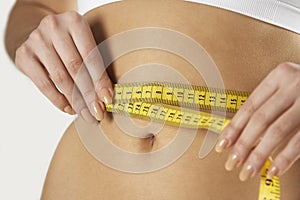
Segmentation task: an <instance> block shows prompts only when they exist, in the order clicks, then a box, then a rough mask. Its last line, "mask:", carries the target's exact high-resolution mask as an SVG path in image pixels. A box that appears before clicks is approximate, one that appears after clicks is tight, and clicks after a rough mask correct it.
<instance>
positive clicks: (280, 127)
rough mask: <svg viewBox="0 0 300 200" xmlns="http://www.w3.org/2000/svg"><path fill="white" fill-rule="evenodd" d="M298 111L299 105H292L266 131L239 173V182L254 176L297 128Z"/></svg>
mask: <svg viewBox="0 0 300 200" xmlns="http://www.w3.org/2000/svg"><path fill="white" fill-rule="evenodd" d="M299 110H300V106H299V104H294V105H293V106H292V107H290V108H289V109H288V110H287V111H286V112H285V113H284V114H283V115H282V116H281V117H279V118H278V119H277V120H276V121H275V122H274V123H273V124H272V125H271V126H270V127H269V128H268V129H267V131H266V133H265V135H264V137H263V139H262V140H261V142H260V143H259V144H258V146H257V147H256V148H255V149H254V150H253V151H252V152H251V154H250V155H249V157H248V159H247V161H246V162H245V164H244V167H243V169H242V171H241V173H240V179H241V180H246V179H248V178H249V177H252V176H254V175H255V174H256V173H257V172H258V171H259V170H260V169H261V168H262V166H263V165H264V163H265V162H266V160H267V159H268V157H269V156H270V155H271V154H272V152H273V151H275V149H276V148H277V147H278V146H279V145H280V143H281V142H282V141H283V140H284V139H285V138H286V137H288V136H289V135H290V134H291V133H292V132H293V131H294V130H295V129H298V128H299V118H298V115H299Z"/></svg>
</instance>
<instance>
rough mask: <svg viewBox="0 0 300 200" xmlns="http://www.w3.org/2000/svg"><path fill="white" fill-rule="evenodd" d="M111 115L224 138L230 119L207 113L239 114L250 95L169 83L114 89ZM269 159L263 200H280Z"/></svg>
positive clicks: (263, 172)
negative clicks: (271, 175) (205, 131)
mask: <svg viewBox="0 0 300 200" xmlns="http://www.w3.org/2000/svg"><path fill="white" fill-rule="evenodd" d="M114 90H115V96H114V99H113V104H108V105H106V110H107V111H108V112H114V113H120V114H124V115H129V116H131V117H135V118H139V119H145V120H152V121H157V122H162V123H166V124H169V125H172V126H181V127H186V128H197V129H198V128H200V129H208V130H210V131H213V132H215V133H218V134H220V133H221V132H222V130H223V129H224V128H225V127H226V125H227V124H228V123H229V122H230V119H229V118H226V117H223V116H218V115H214V114H210V113H206V112H203V111H199V110H200V109H201V110H202V109H205V110H217V111H227V112H237V111H238V109H239V108H240V107H241V106H242V105H243V103H244V102H245V101H246V100H247V98H248V96H249V95H250V93H248V92H240V91H233V90H222V89H216V88H207V87H203V86H191V85H187V84H180V83H167V82H145V83H141V82H137V83H123V84H115V85H114ZM270 163H271V159H269V160H268V161H267V162H266V163H265V165H264V167H263V169H262V170H261V179H260V190H259V198H258V199H259V200H279V199H280V185H279V179H278V177H274V178H273V179H267V173H268V168H269V166H270Z"/></svg>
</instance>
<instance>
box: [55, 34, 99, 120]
mask: <svg viewBox="0 0 300 200" xmlns="http://www.w3.org/2000/svg"><path fill="white" fill-rule="evenodd" d="M64 33H65V32H57V33H56V34H54V36H53V45H54V48H55V50H56V52H57V53H58V54H59V55H60V57H61V60H62V62H63V63H64V65H65V66H66V68H67V71H68V73H69V74H70V75H71V77H72V79H73V80H74V82H75V83H76V86H77V88H78V89H79V91H80V93H81V95H82V97H83V99H84V101H85V104H86V105H85V106H84V107H85V108H88V110H89V111H90V113H92V109H91V105H92V102H93V101H94V99H95V90H94V86H93V83H92V81H91V78H90V76H89V73H88V72H87V70H86V68H85V66H84V65H83V64H82V58H81V56H80V55H79V53H78V51H77V49H76V47H75V45H74V43H73V41H72V38H71V37H70V36H69V35H68V34H64ZM62 41H63V42H62ZM74 91H75V90H74ZM75 100H76V101H77V99H73V101H75ZM76 105H80V106H81V104H78V103H76ZM84 107H78V108H75V109H77V110H80V113H81V112H83V110H84ZM84 112H85V113H86V110H84ZM86 114H87V113H86ZM85 119H86V118H85ZM86 120H87V119H86Z"/></svg>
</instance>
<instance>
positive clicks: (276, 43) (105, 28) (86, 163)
mask: <svg viewBox="0 0 300 200" xmlns="http://www.w3.org/2000/svg"><path fill="white" fill-rule="evenodd" d="M86 18H87V20H88V21H89V23H90V25H91V28H92V31H93V33H94V36H95V39H96V41H97V42H98V43H101V42H103V41H105V40H106V39H108V38H111V37H112V36H114V35H115V34H120V33H123V32H124V31H128V30H132V29H136V28H139V29H141V28H144V27H158V28H163V29H168V30H172V31H175V32H177V33H180V34H183V35H185V36H186V37H187V38H190V39H191V40H193V41H195V42H196V43H198V44H199V46H200V47H201V48H202V49H204V50H205V52H206V53H204V54H203V55H207V56H208V57H205V58H210V59H211V60H212V61H213V63H214V64H215V67H216V68H217V71H218V72H219V74H220V76H221V78H222V81H223V83H224V87H225V88H226V89H232V90H242V91H252V90H253V89H254V88H255V87H256V86H257V85H258V84H259V82H260V81H261V80H262V79H263V78H264V77H265V76H266V75H267V74H268V73H269V72H270V71H271V70H272V69H273V68H274V67H276V65H277V64H279V63H281V62H284V61H292V62H296V63H300V59H299V54H300V37H299V35H297V34H295V33H292V32H289V31H286V30H283V29H280V28H278V27H274V26H272V25H269V24H266V23H264V22H261V21H257V20H255V19H252V18H248V17H246V16H242V15H239V14H236V13H232V12H229V11H225V10H222V9H218V8H213V7H209V6H204V5H201V4H196V5H195V4H191V3H187V2H183V1H123V2H119V3H116V4H108V5H105V6H102V7H100V8H97V9H94V10H92V11H91V12H89V13H87V14H86ZM137 39H140V38H137ZM144 39H145V41H151V38H144ZM168 39H169V38H164V37H162V38H160V40H161V42H165V41H166V40H168ZM133 42H134V41H133ZM173 42H174V45H179V46H180V47H185V43H183V44H182V43H176V42H178V41H173ZM109 48H113V47H109ZM109 48H108V49H109ZM188 50H189V49H188V48H187V49H186V51H187V52H188ZM107 52H108V55H109V50H108V51H107ZM188 53H191V54H192V53H194V52H188ZM153 63H156V64H153ZM166 66H168V67H166ZM108 72H109V75H110V77H111V79H112V81H113V82H115V83H116V82H122V81H123V82H132V81H135V80H137V81H140V80H145V79H146V80H152V81H162V80H161V79H162V78H163V77H165V81H168V82H176V81H178V80H179V81H188V82H189V83H191V84H193V85H206V82H205V79H207V77H204V76H203V75H202V74H201V71H200V73H199V71H197V70H196V69H195V66H193V65H192V64H191V62H189V61H188V60H187V59H185V58H182V57H181V56H180V55H175V54H174V53H172V52H167V51H164V50H162V49H138V50H135V51H132V52H129V53H127V54H125V55H122V56H121V57H119V58H117V59H116V60H114V62H113V63H112V64H111V65H110V66H109V67H108ZM133 121H134V122H133V123H134V124H136V126H144V127H146V128H145V129H143V130H144V131H145V132H144V133H143V134H147V133H153V132H151V131H152V130H151V129H147V123H148V122H145V121H142V120H133ZM101 129H102V130H103V132H104V134H105V136H106V137H107V138H108V139H109V140H110V141H111V142H112V143H113V144H114V145H115V146H117V147H118V148H120V149H123V150H125V151H129V152H133V153H151V152H155V151H156V150H159V149H161V148H164V147H165V146H167V145H168V144H170V143H172V141H173V140H174V138H175V137H176V135H177V132H178V128H176V127H172V126H163V128H161V129H157V132H156V133H155V134H156V137H155V140H154V143H149V140H145V139H142V138H136V137H133V136H131V135H130V134H126V133H125V131H124V130H121V129H120V128H119V127H118V124H117V123H116V120H112V118H111V117H109V115H107V116H106V117H105V119H104V121H103V122H101ZM186 133H187V134H186V135H187V136H188V134H189V133H188V131H186ZM204 136H205V131H203V130H198V131H197V134H196V136H195V139H194V140H193V142H192V144H191V146H190V147H189V148H188V149H187V150H186V152H184V154H183V155H182V156H181V157H180V159H178V160H176V161H175V162H174V163H173V164H171V165H169V166H167V167H166V168H163V169H161V170H158V171H155V172H152V173H145V174H128V173H124V172H120V171H117V170H113V169H111V168H109V167H107V166H105V165H104V164H102V163H101V162H98V161H96V160H95V159H94V158H93V157H92V156H91V155H90V154H89V153H88V152H86V150H85V148H84V147H83V145H82V143H80V140H79V139H78V137H77V133H76V129H75V128H74V126H71V128H70V129H69V130H68V131H67V133H66V134H65V136H64V138H63V139H62V141H61V143H60V146H59V148H58V150H57V152H56V154H55V157H54V161H53V164H52V167H51V168H50V171H52V173H50V174H52V175H53V174H56V173H57V174H60V173H59V172H62V171H63V172H64V173H65V174H64V176H63V178H64V179H62V178H61V179H62V181H61V183H62V184H60V185H58V186H57V187H59V186H61V187H62V188H66V187H69V188H70V189H72V191H74V188H76V187H77V186H76V185H81V186H82V187H84V190H83V191H79V190H78V191H76V194H77V195H78V196H80V195H83V196H84V194H93V195H95V197H99V196H101V195H102V196H105V197H107V198H109V199H122V198H123V199H199V198H201V197H202V198H201V199H235V198H236V196H239V198H242V199H256V198H257V195H258V185H259V184H258V180H259V177H256V179H253V180H251V181H248V182H246V183H240V182H239V180H238V178H237V172H238V171H235V172H234V173H226V172H225V170H224V167H223V164H224V162H225V158H226V156H227V155H226V153H224V154H222V155H217V154H216V153H214V152H213V153H211V154H210V155H209V156H208V157H206V158H205V159H204V160H200V159H199V158H198V152H199V148H200V146H201V144H202V143H203V140H204ZM103 151H104V152H105V153H106V154H107V155H108V156H113V155H110V152H109V151H106V150H105V149H104V150H103ZM75 156H76V159H75ZM64 160H68V161H69V162H70V163H71V164H70V166H73V167H70V166H69V167H68V166H65V165H64V162H65V161H64ZM147 162H149V160H145V164H147ZM293 169H294V170H292V171H291V173H289V174H288V175H287V176H286V177H287V178H286V180H285V181H286V182H284V183H283V185H286V184H287V183H288V182H289V183H291V182H292V183H297V180H298V179H299V173H298V174H297V170H296V169H299V162H298V165H295V166H294V167H293ZM48 180H50V179H48ZM78 180H84V184H82V181H78ZM50 182H51V181H50ZM50 182H49V181H48V183H47V184H48V186H49V185H51V186H52V187H56V186H54V185H53V184H51V183H50ZM80 182H81V183H80ZM295 185H296V184H295ZM46 186H47V185H46ZM296 188H297V187H294V189H293V188H289V189H288V188H285V191H284V190H283V191H282V193H288V192H287V191H289V193H293V194H296ZM216 191H217V192H216ZM245 191H248V192H245ZM120 195H121V197H120ZM122 195H124V196H122Z"/></svg>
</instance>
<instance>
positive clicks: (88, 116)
mask: <svg viewBox="0 0 300 200" xmlns="http://www.w3.org/2000/svg"><path fill="white" fill-rule="evenodd" d="M81 116H82V117H83V119H84V120H85V121H87V122H88V123H91V124H93V123H95V120H94V118H93V117H92V115H91V114H90V111H89V110H88V109H87V108H85V109H83V110H82V111H81Z"/></svg>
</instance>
